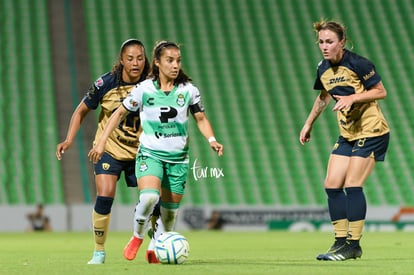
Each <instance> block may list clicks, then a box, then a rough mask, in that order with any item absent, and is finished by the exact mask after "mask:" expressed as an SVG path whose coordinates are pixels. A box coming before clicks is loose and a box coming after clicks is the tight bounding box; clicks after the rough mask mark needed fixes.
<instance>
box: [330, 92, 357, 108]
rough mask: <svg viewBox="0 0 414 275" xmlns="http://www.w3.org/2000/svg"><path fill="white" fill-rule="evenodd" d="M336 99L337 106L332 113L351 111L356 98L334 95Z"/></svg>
mask: <svg viewBox="0 0 414 275" xmlns="http://www.w3.org/2000/svg"><path fill="white" fill-rule="evenodd" d="M333 97H334V98H335V99H336V104H335V106H334V107H333V109H332V111H334V112H336V111H342V110H344V111H347V110H349V109H351V107H352V104H354V97H353V96H352V95H349V96H340V95H334V96H333Z"/></svg>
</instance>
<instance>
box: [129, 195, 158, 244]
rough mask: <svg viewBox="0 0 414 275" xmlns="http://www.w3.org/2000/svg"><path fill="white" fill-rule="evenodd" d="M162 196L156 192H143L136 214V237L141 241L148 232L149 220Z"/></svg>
mask: <svg viewBox="0 0 414 275" xmlns="http://www.w3.org/2000/svg"><path fill="white" fill-rule="evenodd" d="M159 197H160V195H159V194H157V193H156V192H141V193H140V195H139V203H138V204H137V206H136V207H135V214H134V236H135V237H138V238H140V239H143V238H144V235H145V233H146V232H147V227H148V224H149V220H150V218H151V213H152V211H153V209H154V206H155V205H156V204H157V202H158V200H159Z"/></svg>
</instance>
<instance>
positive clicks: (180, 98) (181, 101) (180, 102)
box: [177, 94, 185, 107]
mask: <svg viewBox="0 0 414 275" xmlns="http://www.w3.org/2000/svg"><path fill="white" fill-rule="evenodd" d="M177 104H178V106H180V107H183V106H184V104H185V98H184V96H183V95H182V94H179V95H178V97H177Z"/></svg>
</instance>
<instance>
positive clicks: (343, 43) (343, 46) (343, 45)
mask: <svg viewBox="0 0 414 275" xmlns="http://www.w3.org/2000/svg"><path fill="white" fill-rule="evenodd" d="M339 43H341V46H342V48H345V39H342V40H341V42H339Z"/></svg>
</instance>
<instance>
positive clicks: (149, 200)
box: [136, 190, 160, 216]
mask: <svg viewBox="0 0 414 275" xmlns="http://www.w3.org/2000/svg"><path fill="white" fill-rule="evenodd" d="M159 199H160V194H159V192H157V191H156V190H152V191H144V192H142V191H141V193H140V195H139V207H138V206H137V208H136V209H138V208H139V209H142V210H143V215H144V216H148V215H149V214H151V213H152V212H153V210H154V207H155V205H157V203H158V201H159Z"/></svg>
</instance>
